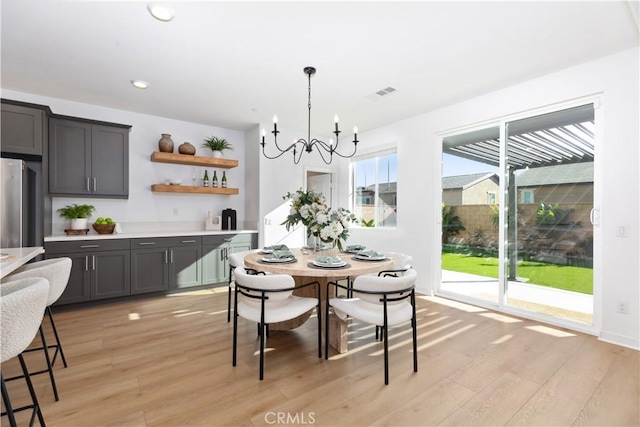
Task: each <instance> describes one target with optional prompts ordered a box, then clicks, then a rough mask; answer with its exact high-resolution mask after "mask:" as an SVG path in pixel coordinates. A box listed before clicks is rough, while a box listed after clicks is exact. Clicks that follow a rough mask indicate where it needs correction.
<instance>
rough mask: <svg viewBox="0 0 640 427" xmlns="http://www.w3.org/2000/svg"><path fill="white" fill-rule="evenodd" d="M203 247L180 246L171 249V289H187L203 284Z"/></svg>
mask: <svg viewBox="0 0 640 427" xmlns="http://www.w3.org/2000/svg"><path fill="white" fill-rule="evenodd" d="M201 254H202V250H201V246H200V244H198V245H190V246H179V247H171V248H170V249H169V287H170V288H171V289H179V288H187V287H189V286H198V285H201V284H202V262H201V260H200V256H201Z"/></svg>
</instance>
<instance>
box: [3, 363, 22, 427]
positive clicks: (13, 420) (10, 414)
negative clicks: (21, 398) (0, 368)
mask: <svg viewBox="0 0 640 427" xmlns="http://www.w3.org/2000/svg"><path fill="white" fill-rule="evenodd" d="M0 386H1V387H2V403H4V407H5V409H6V410H7V417H8V418H9V425H10V426H11V427H16V426H17V425H18V424H17V423H16V417H15V415H14V414H13V407H12V406H11V400H10V399H9V392H8V391H7V386H6V385H5V383H4V377H3V376H2V374H0ZM3 415H4V414H3Z"/></svg>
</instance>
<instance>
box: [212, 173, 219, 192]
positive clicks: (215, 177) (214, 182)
mask: <svg viewBox="0 0 640 427" xmlns="http://www.w3.org/2000/svg"><path fill="white" fill-rule="evenodd" d="M211 186H212V187H213V188H218V175H217V174H216V171H213V181H212V185H211Z"/></svg>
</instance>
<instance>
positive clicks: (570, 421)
mask: <svg viewBox="0 0 640 427" xmlns="http://www.w3.org/2000/svg"><path fill="white" fill-rule="evenodd" d="M226 304H227V296H226V288H224V289H215V290H201V291H194V292H189V293H184V294H179V295H172V296H167V297H156V298H149V299H143V300H137V301H130V302H125V303H118V304H111V305H104V306H100V307H92V308H84V309H78V310H73V311H60V312H57V313H55V317H56V322H57V325H58V329H59V333H60V336H61V338H62V340H63V343H64V349H65V354H66V357H67V360H68V363H69V367H68V368H66V369H64V368H63V367H62V363H60V362H61V361H58V363H57V364H56V368H55V375H56V380H57V384H58V391H59V394H60V401H58V402H55V401H54V399H53V393H52V391H51V386H50V384H49V381H48V377H47V376H46V375H38V376H36V377H34V383H35V386H36V390H37V393H38V397H39V399H40V403H41V405H42V410H43V413H44V416H45V420H46V422H47V424H48V425H49V426H65V427H66V426H82V427H86V426H183V425H195V426H227V425H229V426H231V425H238V426H254V425H274V424H275V425H283V424H285V425H316V426H364V425H385V426H432V425H433V426H435V425H446V426H451V425H457V426H469V425H491V426H496V425H518V426H522V425H529V426H552V425H557V426H570V425H580V426H587V425H591V426H605V425H611V426H638V425H640V414H639V408H638V402H639V398H640V389H639V383H640V378H639V372H640V366H639V354H638V352H636V351H633V350H629V349H626V348H623V347H618V346H615V345H611V344H607V343H603V342H599V341H598V340H597V339H596V338H595V337H592V336H588V335H583V334H580V333H575V332H571V331H567V330H563V329H560V328H555V327H551V326H545V325H542V324H538V323H535V322H532V321H528V320H523V319H519V318H516V317H512V316H507V315H504V314H500V313H495V312H491V311H488V310H485V309H481V308H477V307H473V306H469V305H465V304H461V303H457V302H453V301H449V300H445V299H441V298H435V297H434V298H432V297H419V298H418V346H419V350H418V353H419V354H418V359H419V372H418V373H413V371H412V354H411V333H410V328H409V326H408V325H406V326H401V327H397V328H394V329H393V330H392V331H391V332H390V366H391V367H390V385H388V386H385V385H384V377H383V361H382V344H381V343H378V342H376V341H375V338H374V337H375V330H374V328H373V327H371V326H369V325H365V324H359V323H356V322H353V323H352V324H351V325H350V328H349V346H350V351H349V352H348V353H345V354H338V353H337V352H335V351H332V352H331V354H330V358H329V360H324V359H318V357H317V348H316V322H315V320H316V319H315V316H314V317H312V318H311V321H308V322H307V323H305V324H304V325H303V326H302V327H300V328H298V329H296V330H294V331H286V332H285V331H272V332H271V336H270V338H269V339H268V341H267V347H268V348H267V351H266V358H265V379H264V381H259V380H258V354H257V351H258V338H257V336H256V326H255V325H254V324H251V323H248V322H246V321H244V320H242V319H240V320H239V337H238V365H237V366H236V367H235V368H234V367H232V366H231V345H232V342H231V341H232V324H231V323H227V321H226ZM43 359H44V357H43V356H42V354H41V353H38V354H29V355H28V356H27V364H28V365H29V367H30V368H31V369H33V370H35V369H38V368H40V367H42V366H43ZM2 369H3V373H4V374H5V376H9V375H12V374H14V373H17V372H18V369H19V364H18V363H17V359H14V360H11V361H9V362H7V363H5V364H4V365H3V366H2ZM8 385H9V391H10V393H11V396H12V399H13V402H14V405H16V406H18V405H20V404H25V403H26V396H27V393H26V387H25V386H24V382H22V381H13V382H10V383H8ZM27 417H28V415H27V414H26V413H21V414H19V415H18V421H19V424H20V425H26V424H27V422H28V421H27ZM2 423H3V425H5V424H8V422H7V419H6V417H4V418H3V419H2Z"/></svg>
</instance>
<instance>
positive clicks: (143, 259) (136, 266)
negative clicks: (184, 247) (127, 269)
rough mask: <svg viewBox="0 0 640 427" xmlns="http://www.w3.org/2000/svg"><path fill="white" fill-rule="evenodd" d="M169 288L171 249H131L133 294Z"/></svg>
mask: <svg viewBox="0 0 640 427" xmlns="http://www.w3.org/2000/svg"><path fill="white" fill-rule="evenodd" d="M167 289H169V251H168V249H166V248H153V249H133V250H132V251H131V294H132V295H135V294H143V293H146V292H156V291H166V290H167Z"/></svg>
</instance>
